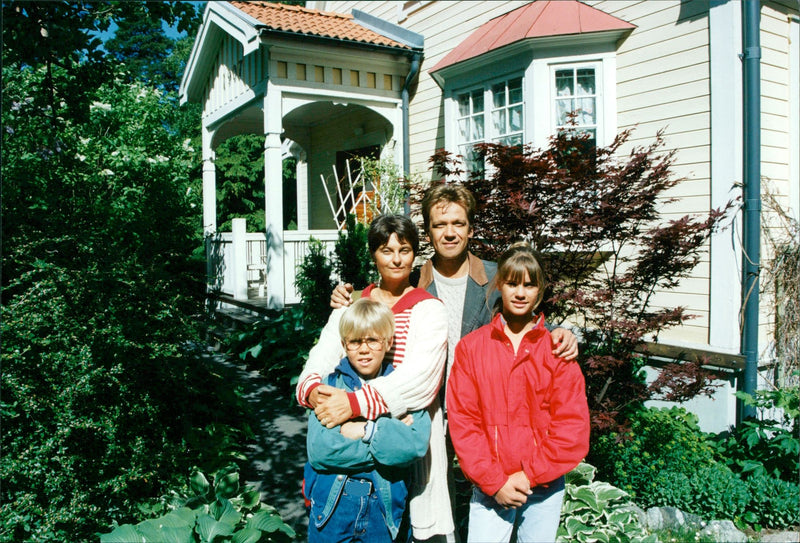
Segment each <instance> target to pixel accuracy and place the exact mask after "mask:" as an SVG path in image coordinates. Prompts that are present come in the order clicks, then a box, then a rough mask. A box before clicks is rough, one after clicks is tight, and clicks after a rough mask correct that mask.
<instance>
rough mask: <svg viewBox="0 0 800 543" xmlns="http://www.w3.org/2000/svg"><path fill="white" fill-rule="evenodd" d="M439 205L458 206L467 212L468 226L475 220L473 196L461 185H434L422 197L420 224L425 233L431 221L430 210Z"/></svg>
mask: <svg viewBox="0 0 800 543" xmlns="http://www.w3.org/2000/svg"><path fill="white" fill-rule="evenodd" d="M441 203H452V204H458V205H460V206H461V207H463V208H464V210H465V211H466V212H467V220H468V221H469V226H470V227H471V226H472V223H473V219H474V218H475V206H476V202H475V196H473V195H472V192H470V190H469V189H467V188H465V187H464V186H463V185H455V184H444V183H440V184H438V185H434V186H432V187H431V188H429V189H428V190H427V191H425V195H424V196H423V197H422V224H423V226H424V228H425V231H426V232H427V231H428V227H429V226H430V221H431V209H433V206H435V205H437V204H441Z"/></svg>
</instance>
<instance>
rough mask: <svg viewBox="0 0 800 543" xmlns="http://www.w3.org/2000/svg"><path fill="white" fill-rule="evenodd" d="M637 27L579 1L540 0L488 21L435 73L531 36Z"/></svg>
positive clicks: (460, 45)
mask: <svg viewBox="0 0 800 543" xmlns="http://www.w3.org/2000/svg"><path fill="white" fill-rule="evenodd" d="M634 28H636V26H635V25H632V24H630V23H628V22H626V21H623V20H622V19H618V18H616V17H614V16H612V15H609V14H607V13H604V12H602V11H600V10H599V9H596V8H593V7H590V6H587V5H586V4H583V3H581V2H578V1H576V0H572V1H566V0H557V1H537V2H531V3H530V4H526V5H524V6H522V7H521V8H517V9H515V10H513V11H509V12H508V13H506V14H505V15H501V16H499V17H495V18H494V19H492V20H491V21H489V22H487V23H484V24H483V25H481V26H480V27H478V29H477V30H475V31H474V32H473V33H472V34H470V35H469V36H468V37H467V38H466V39H465V40H464V41H462V42H461V43H460V44H459V45H458V46H457V47H456V48H455V49H453V50H452V51H450V53H449V54H447V55H446V56H445V57H444V58H443V59H442V60H440V61H439V62H438V63H437V64H436V65H435V66H434V67H433V68H431V70H430V71H431V72H435V71H437V70H441V69H442V68H446V67H447V66H451V65H453V64H456V63H458V62H462V61H464V60H468V59H470V58H473V57H477V56H478V55H482V54H484V53H488V52H489V51H492V50H494V49H498V48H500V47H503V46H505V45H509V44H512V43H515V42H518V41H520V40H524V39H527V38H543V37H547V36H567V35H570V34H585V33H589V32H603V31H608V30H632V29H634Z"/></svg>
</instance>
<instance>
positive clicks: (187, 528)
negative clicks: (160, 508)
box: [137, 511, 194, 543]
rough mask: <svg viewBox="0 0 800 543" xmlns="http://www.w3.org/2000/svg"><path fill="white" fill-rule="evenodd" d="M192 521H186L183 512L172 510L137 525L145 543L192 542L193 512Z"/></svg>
mask: <svg viewBox="0 0 800 543" xmlns="http://www.w3.org/2000/svg"><path fill="white" fill-rule="evenodd" d="M191 518H192V522H187V517H186V515H185V514H183V513H178V512H177V511H172V512H170V513H167V514H166V515H164V516H163V517H159V518H155V519H150V520H145V521H144V522H140V523H139V524H138V525H137V529H138V530H139V532H140V533H141V534H142V535H143V536H144V540H145V541H146V542H147V543H192V533H193V532H194V514H192V515H191Z"/></svg>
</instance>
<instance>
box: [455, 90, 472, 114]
mask: <svg viewBox="0 0 800 543" xmlns="http://www.w3.org/2000/svg"><path fill="white" fill-rule="evenodd" d="M469 113H470V112H469V94H459V95H458V115H459V117H466V116H467V115H469Z"/></svg>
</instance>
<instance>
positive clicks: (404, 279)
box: [297, 215, 454, 540]
mask: <svg viewBox="0 0 800 543" xmlns="http://www.w3.org/2000/svg"><path fill="white" fill-rule="evenodd" d="M367 242H368V246H369V251H370V253H371V254H372V258H373V260H374V262H375V266H376V268H377V270H378V273H379V275H380V281H379V283H378V284H377V285H375V284H373V285H370V286H369V287H367V288H366V289H364V292H363V293H362V297H368V298H370V299H372V300H376V301H378V302H381V303H383V304H384V305H386V306H387V307H389V308H390V309H391V310H392V312H393V314H394V318H395V336H394V342H393V345H392V348H391V350H390V351H389V353H388V354H387V356H388V357H389V358H390V359H391V361H392V364H393V366H394V368H395V370H394V371H393V372H392V373H390V374H389V375H386V376H382V377H378V378H377V379H374V380H372V381H370V383H369V384H368V385H365V386H364V387H362V388H361V389H360V390H358V391H356V392H349V393H348V392H345V391H343V390H341V389H337V388H334V387H331V386H328V385H324V384H321V376H323V375H328V374H330V373H331V372H332V371H333V370H334V368H335V366H336V364H337V363H338V361H339V360H341V359H342V357H344V356H345V352H344V350H343V347H342V343H341V340H340V337H339V320H340V319H341V316H342V314H343V313H344V311H346V310H347V309H346V308H341V309H335V310H334V311H333V312H332V313H331V316H330V318H329V319H328V323H327V324H326V325H325V327H324V328H323V330H322V333H321V334H320V338H319V341H318V343H317V344H316V345H315V346H314V348H312V349H311V352H310V353H309V357H308V361H307V362H306V366H305V368H303V371H302V373H301V374H300V378H299V380H298V385H297V400H298V402H299V403H300V404H301V405H303V406H305V407H309V408H313V409H314V411H315V413H316V415H317V418H318V419H319V420H320V422H321V423H322V424H323V425H325V426H327V427H328V428H333V427H334V426H337V425H339V424H342V423H343V422H345V421H347V420H349V419H351V418H356V417H363V418H364V419H368V420H374V419H375V418H377V417H378V416H380V415H381V414H385V413H391V415H392V416H394V417H402V416H403V415H404V414H405V413H407V412H409V411H418V410H420V409H427V410H428V413H429V414H430V418H431V438H430V447H429V449H428V453H427V455H426V456H425V458H423V459H422V460H421V461H420V462H418V463H417V464H416V465H415V466H414V467H413V468H412V477H411V485H410V488H409V497H410V500H409V513H410V519H411V527H412V530H413V535H414V539H416V540H425V539H429V538H431V537H434V536H437V535H443V534H448V533H451V532H453V530H454V525H453V519H452V513H451V511H450V498H449V495H448V491H447V457H446V453H445V439H444V423H443V416H442V411H441V406H440V404H439V400H438V398H437V395H438V393H439V389H440V387H441V384H442V377H443V374H444V367H445V360H446V356H447V314H446V313H445V309H444V305H443V304H442V302H441V301H439V300H438V299H436V298H434V297H433V296H432V295H431V294H429V293H427V292H426V291H425V290H423V289H419V288H414V287H412V286H411V283H410V281H409V276H410V275H411V270H412V268H413V265H414V258H415V257H416V254H417V251H418V249H419V236H418V234H417V229H416V226H415V225H414V223H413V222H411V220H410V219H408V218H407V217H404V216H402V215H381V216H379V217H377V218H376V219H375V220H374V221H373V222H372V224H371V225H370V228H369V233H368V234H367Z"/></svg>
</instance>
